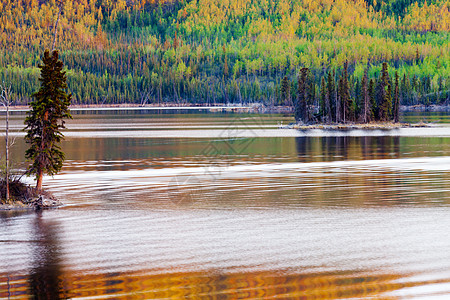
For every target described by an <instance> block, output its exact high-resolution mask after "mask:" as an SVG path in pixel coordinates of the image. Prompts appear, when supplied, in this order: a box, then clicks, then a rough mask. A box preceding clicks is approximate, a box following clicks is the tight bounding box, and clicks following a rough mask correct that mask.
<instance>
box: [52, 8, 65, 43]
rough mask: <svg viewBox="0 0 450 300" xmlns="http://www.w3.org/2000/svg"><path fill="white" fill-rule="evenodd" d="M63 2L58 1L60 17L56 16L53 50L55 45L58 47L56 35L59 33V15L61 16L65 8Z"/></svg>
mask: <svg viewBox="0 0 450 300" xmlns="http://www.w3.org/2000/svg"><path fill="white" fill-rule="evenodd" d="M63 4H64V3H63V1H62V0H59V1H58V8H59V11H58V17H57V18H56V23H55V32H54V35H53V45H52V50H55V47H56V36H57V35H58V23H59V17H60V16H61V12H62V9H63Z"/></svg>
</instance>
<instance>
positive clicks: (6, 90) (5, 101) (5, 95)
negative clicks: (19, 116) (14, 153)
mask: <svg viewBox="0 0 450 300" xmlns="http://www.w3.org/2000/svg"><path fill="white" fill-rule="evenodd" d="M0 91H1V94H0V103H1V104H2V105H3V106H4V107H5V109H6V128H5V142H6V146H5V148H6V155H5V160H6V174H5V184H6V201H9V198H10V197H9V150H10V148H11V147H12V145H13V144H14V140H13V141H11V140H10V139H9V107H10V106H11V104H12V100H11V85H9V86H6V85H5V83H3V84H2V85H0Z"/></svg>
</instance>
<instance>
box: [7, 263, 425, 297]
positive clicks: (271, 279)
mask: <svg viewBox="0 0 450 300" xmlns="http://www.w3.org/2000/svg"><path fill="white" fill-rule="evenodd" d="M41 271H43V270H42V269H41ZM47 272H48V273H45V274H44V273H41V274H40V275H39V276H41V277H40V278H39V279H37V278H35V277H34V276H35V275H31V278H30V280H28V282H27V278H26V277H25V276H14V278H10V280H9V283H7V284H5V283H6V282H5V281H3V280H4V278H5V275H0V278H2V281H3V284H2V285H0V297H8V296H10V297H12V298H14V297H23V298H25V297H27V296H31V295H33V296H34V297H35V298H37V299H65V298H77V297H98V296H106V295H107V296H109V297H114V298H115V299H118V298H125V297H126V298H127V299H135V298H139V299H162V298H164V299H166V298H177V299H179V298H184V297H202V298H208V299H246V298H263V297H273V296H279V297H288V298H301V299H343V298H353V297H355V298H359V297H369V296H379V297H378V298H377V299H388V298H389V299H393V298H392V297H385V298H383V294H385V293H388V292H390V291H395V290H398V289H400V288H403V287H408V286H414V283H399V279H400V278H402V276H401V275H399V274H389V273H387V274H376V273H374V274H371V273H366V272H338V273H310V274H308V273H305V274H293V273H289V272H286V273H285V272H282V271H279V270H274V271H261V272H249V273H221V272H216V271H211V272H204V273H203V272H193V273H164V272H162V274H154V273H155V271H149V272H146V271H141V272H139V273H126V274H122V273H109V274H90V273H86V274H82V273H79V274H72V273H61V272H59V271H57V270H55V269H52V270H51V269H48V270H47ZM51 272H54V273H51ZM150 272H151V273H153V274H154V275H150V274H149V273H150ZM36 280H39V281H40V282H39V284H40V287H37V286H35V284H37V283H38V281H36ZM43 280H44V281H43ZM45 280H48V281H45ZM420 284H424V282H421V283H420ZM37 288H39V292H38V293H36V292H37V290H36V289H37Z"/></svg>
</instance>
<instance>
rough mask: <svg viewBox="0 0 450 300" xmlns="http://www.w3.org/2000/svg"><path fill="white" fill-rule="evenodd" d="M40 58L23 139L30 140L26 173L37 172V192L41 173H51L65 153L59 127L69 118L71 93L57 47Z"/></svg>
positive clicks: (60, 166)
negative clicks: (29, 162)
mask: <svg viewBox="0 0 450 300" xmlns="http://www.w3.org/2000/svg"><path fill="white" fill-rule="evenodd" d="M42 61H43V65H39V68H40V69H41V77H40V78H39V81H40V82H41V87H40V89H39V91H38V92H36V93H34V94H33V98H34V100H33V101H32V102H31V103H30V107H31V110H30V111H29V112H28V115H27V117H26V119H25V125H26V127H25V130H26V136H25V141H26V142H27V143H28V144H30V148H29V149H28V150H27V151H26V153H25V155H26V157H27V158H28V159H30V160H31V161H32V164H31V165H30V167H29V168H28V170H27V173H28V174H30V175H35V176H36V181H37V182H36V190H37V192H39V191H40V190H41V189H42V178H43V175H44V173H45V174H48V175H54V174H56V173H57V172H58V171H59V170H60V169H61V168H62V165H63V161H64V153H63V152H62V151H61V147H60V145H59V144H60V142H61V140H62V139H63V138H64V136H63V134H62V133H61V130H62V129H64V128H65V121H64V119H66V118H72V116H71V115H70V112H69V105H70V101H71V96H72V95H68V94H67V92H66V89H67V83H66V73H65V72H64V71H63V63H62V61H60V60H59V56H58V51H52V53H51V55H50V52H49V51H48V50H46V51H45V52H44V56H43V57H42Z"/></svg>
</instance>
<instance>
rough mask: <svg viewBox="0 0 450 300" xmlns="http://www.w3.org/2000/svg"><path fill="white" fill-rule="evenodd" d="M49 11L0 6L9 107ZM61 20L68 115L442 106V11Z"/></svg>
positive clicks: (269, 1)
mask: <svg viewBox="0 0 450 300" xmlns="http://www.w3.org/2000/svg"><path fill="white" fill-rule="evenodd" d="M59 1H60V0H14V1H13V0H1V1H0V37H1V38H0V82H7V83H10V84H11V85H12V91H13V95H12V97H13V100H14V103H15V104H17V105H20V104H26V103H29V101H30V100H31V95H32V94H33V92H35V91H37V90H38V88H39V81H38V77H39V68H38V65H39V64H40V62H41V56H42V53H43V52H44V50H45V49H50V48H51V47H52V41H53V33H54V31H55V23H56V20H57V16H58V11H59V7H60V3H59ZM61 8H62V9H61V15H60V19H59V25H58V31H57V40H56V49H58V50H59V53H60V59H61V60H62V61H63V62H64V65H65V68H66V72H67V80H68V86H69V91H70V92H71V93H72V94H73V95H72V99H73V103H75V104H120V103H136V104H142V105H144V104H158V105H164V104H168V103H170V104H191V105H197V104H208V105H209V104H217V103H242V104H244V103H245V104H249V103H262V104H265V105H293V104H294V106H296V107H297V106H298V105H300V104H299V103H300V102H299V100H298V99H299V97H300V98H301V97H303V98H305V97H306V98H307V101H306V102H302V103H304V105H309V106H314V107H320V108H319V111H316V112H315V113H316V116H315V117H318V116H321V118H331V117H330V116H329V115H328V112H327V111H332V110H333V111H334V114H333V115H334V116H335V117H333V118H336V114H338V117H339V118H342V114H344V113H345V114H347V118H348V117H349V116H350V117H351V118H353V119H356V118H370V115H372V117H373V116H374V115H377V116H378V117H379V118H384V117H386V116H387V114H390V116H394V115H395V113H394V112H392V110H395V109H397V108H396V106H397V107H398V106H399V105H400V104H402V105H415V104H432V103H434V104H448V103H450V92H449V90H450V51H449V50H450V49H449V47H450V46H449V45H450V43H449V40H450V36H449V32H450V2H449V1H447V0H386V1H384V2H382V1H377V0H314V1H312V0H292V1H288V0H190V1H187V0H182V1H174V0H173V1H171V0H165V1H163V0H126V1H125V0H117V1H112V0H95V1H94V0H73V1H67V0H64V1H63V2H62V6H61ZM380 88H383V89H384V91H381V93H383V95H382V96H377V95H379V94H380ZM338 91H343V94H342V92H341V93H338ZM302 93H303V94H302ZM370 93H372V95H374V96H373V97H372V96H370V95H371V94H370ZM377 93H378V94H377ZM386 93H388V94H389V97H388V96H386ZM294 95H295V96H294ZM298 95H303V96H298ZM333 95H334V96H333ZM380 97H381V98H380ZM303 98H302V99H303ZM306 98H305V99H306ZM338 99H340V100H341V102H339V103H338V102H337V101H338ZM371 99H372V100H371ZM374 99H375V100H374ZM376 99H382V101H381V102H380V101H378V103H377V101H376ZM383 99H387V100H389V101H391V102H390V104H389V105H390V106H389V107H383V106H382V105H383V103H384V100H383ZM396 99H398V103H397V104H396V103H395V102H396V101H397V100H396ZM368 101H369V102H368ZM370 101H372V103H370ZM367 103H369V104H370V107H371V109H370V110H368V109H367V107H366V105H368V104H367ZM302 105H303V104H302ZM336 107H338V108H336ZM301 111H302V110H300V113H302V112H301ZM305 111H308V110H303V112H305ZM311 117H312V116H310V117H308V116H306V115H304V116H298V118H303V119H304V118H311Z"/></svg>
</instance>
